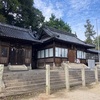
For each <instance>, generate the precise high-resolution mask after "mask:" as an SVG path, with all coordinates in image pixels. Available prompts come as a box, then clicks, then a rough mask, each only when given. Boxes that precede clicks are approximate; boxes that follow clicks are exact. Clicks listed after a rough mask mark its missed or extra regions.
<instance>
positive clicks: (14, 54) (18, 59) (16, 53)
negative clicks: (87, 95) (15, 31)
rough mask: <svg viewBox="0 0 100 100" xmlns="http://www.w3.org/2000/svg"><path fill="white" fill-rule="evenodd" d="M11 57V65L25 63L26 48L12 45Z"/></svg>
mask: <svg viewBox="0 0 100 100" xmlns="http://www.w3.org/2000/svg"><path fill="white" fill-rule="evenodd" d="M9 59H10V64H11V65H15V64H17V65H22V64H23V63H24V50H23V49H21V48H15V47H11V49H10V56H9Z"/></svg>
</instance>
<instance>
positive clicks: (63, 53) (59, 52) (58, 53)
mask: <svg viewBox="0 0 100 100" xmlns="http://www.w3.org/2000/svg"><path fill="white" fill-rule="evenodd" d="M67 53H68V49H65V48H58V47H56V48H55V56H56V57H67Z"/></svg>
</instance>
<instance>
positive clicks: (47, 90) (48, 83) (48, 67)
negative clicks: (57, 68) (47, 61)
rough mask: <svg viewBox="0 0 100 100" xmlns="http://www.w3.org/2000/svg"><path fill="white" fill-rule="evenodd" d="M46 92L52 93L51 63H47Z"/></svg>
mask: <svg viewBox="0 0 100 100" xmlns="http://www.w3.org/2000/svg"><path fill="white" fill-rule="evenodd" d="M46 94H47V95H50V65H46Z"/></svg>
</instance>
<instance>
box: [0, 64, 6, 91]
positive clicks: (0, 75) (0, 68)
mask: <svg viewBox="0 0 100 100" xmlns="http://www.w3.org/2000/svg"><path fill="white" fill-rule="evenodd" d="M3 71H4V65H3V64H0V92H2V91H3V90H4V88H5V85H4V82H3V79H2V78H3Z"/></svg>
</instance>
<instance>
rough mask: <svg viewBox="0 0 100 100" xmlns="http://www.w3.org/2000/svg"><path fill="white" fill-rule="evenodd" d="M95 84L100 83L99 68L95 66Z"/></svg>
mask: <svg viewBox="0 0 100 100" xmlns="http://www.w3.org/2000/svg"><path fill="white" fill-rule="evenodd" d="M95 82H96V84H98V83H99V81H98V67H97V66H95Z"/></svg>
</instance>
